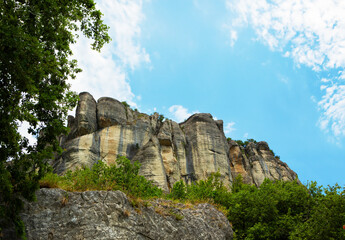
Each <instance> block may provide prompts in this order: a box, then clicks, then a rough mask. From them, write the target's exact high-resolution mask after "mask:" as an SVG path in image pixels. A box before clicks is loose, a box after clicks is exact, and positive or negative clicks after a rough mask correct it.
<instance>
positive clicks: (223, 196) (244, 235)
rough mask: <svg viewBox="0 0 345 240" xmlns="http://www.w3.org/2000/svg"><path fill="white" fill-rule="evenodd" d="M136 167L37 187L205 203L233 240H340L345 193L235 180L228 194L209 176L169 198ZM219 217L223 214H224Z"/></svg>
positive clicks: (75, 175)
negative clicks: (215, 208) (216, 212)
mask: <svg viewBox="0 0 345 240" xmlns="http://www.w3.org/2000/svg"><path fill="white" fill-rule="evenodd" d="M139 168H140V164H139V163H134V164H132V163H131V162H130V160H129V159H127V158H125V157H119V158H118V159H117V162H116V164H115V165H112V166H107V165H106V164H104V163H103V162H102V161H99V162H98V163H97V164H95V165H93V167H92V168H91V169H89V168H82V169H79V170H76V171H74V172H71V171H68V172H67V173H66V174H65V175H63V176H58V175H56V174H53V173H49V174H47V175H46V177H45V178H43V179H42V180H41V181H40V185H41V187H52V188H62V189H65V190H68V191H87V190H121V191H124V192H125V193H127V194H128V195H129V196H132V197H134V198H143V199H150V198H157V197H159V198H168V199H174V200H175V201H181V202H192V203H199V202H209V203H212V204H214V205H216V206H218V208H222V209H223V210H224V209H226V210H225V213H226V214H227V217H228V219H229V221H230V222H231V224H232V226H233V230H234V232H235V236H234V237H235V239H320V240H323V239H345V229H344V228H345V189H344V188H341V187H340V186H338V185H335V186H328V187H322V186H318V185H317V183H316V182H311V183H309V184H307V185H306V186H305V185H303V184H300V183H298V182H297V181H290V182H284V181H271V180H268V179H266V180H265V181H264V183H263V184H262V185H261V186H260V187H259V188H257V187H255V186H254V185H247V184H244V183H243V182H242V178H241V176H239V177H237V178H236V179H234V181H233V184H232V186H231V187H229V189H231V191H229V190H228V188H227V187H226V186H224V184H223V183H222V182H221V181H220V180H219V173H213V174H211V176H210V177H209V178H208V179H206V180H200V181H197V182H194V183H193V184H191V185H186V184H185V183H184V181H182V180H181V181H178V182H176V183H175V184H174V186H173V188H172V189H171V190H170V193H169V194H165V193H163V191H162V190H161V189H159V188H158V187H156V186H154V185H153V184H152V182H150V181H148V180H146V179H145V178H144V177H142V176H139V175H138V173H139ZM223 212H224V211H223Z"/></svg>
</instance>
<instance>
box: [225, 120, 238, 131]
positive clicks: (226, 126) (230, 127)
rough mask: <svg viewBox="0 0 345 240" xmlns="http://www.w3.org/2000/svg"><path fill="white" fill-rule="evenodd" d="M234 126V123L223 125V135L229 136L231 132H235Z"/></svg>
mask: <svg viewBox="0 0 345 240" xmlns="http://www.w3.org/2000/svg"><path fill="white" fill-rule="evenodd" d="M234 125H235V122H229V123H227V124H226V125H225V128H224V133H225V134H230V133H232V132H233V131H235V130H236V128H234Z"/></svg>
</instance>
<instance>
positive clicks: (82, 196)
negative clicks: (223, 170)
mask: <svg viewBox="0 0 345 240" xmlns="http://www.w3.org/2000/svg"><path fill="white" fill-rule="evenodd" d="M36 195H37V201H36V202H30V203H27V202H26V203H25V207H24V211H23V212H22V214H21V218H22V220H23V221H24V223H25V226H26V234H27V239H29V240H31V239H35V240H39V239H63V240H69V239H71V240H72V239H73V240H75V239H94V240H96V239H102V240H105V239H121V240H125V239H131V240H133V239H143V240H145V239H157V240H158V239H174V240H175V239H184V240H186V239H191V240H192V239H195V240H200V239H232V238H233V231H232V228H231V226H230V224H229V222H228V220H227V218H226V217H225V215H224V214H223V213H222V212H220V211H218V210H216V209H215V208H214V207H213V206H212V205H210V204H199V205H195V206H194V205H193V206H187V205H184V204H180V203H179V204H174V203H172V202H171V201H168V200H151V201H149V202H145V203H144V202H138V200H136V201H135V200H130V199H128V198H127V196H126V195H125V194H124V193H123V192H120V191H115V192H114V191H87V192H66V191H64V190H61V189H45V188H43V189H40V190H39V191H37V193H36ZM5 234H6V235H5V236H4V237H5V239H15V237H14V235H13V232H11V231H6V232H5Z"/></svg>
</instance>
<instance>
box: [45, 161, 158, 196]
mask: <svg viewBox="0 0 345 240" xmlns="http://www.w3.org/2000/svg"><path fill="white" fill-rule="evenodd" d="M139 168H140V164H139V163H138V162H135V163H133V164H132V163H131V161H130V160H129V159H127V158H125V157H118V158H117V160H116V164H114V165H111V166H107V165H106V164H105V163H104V162H102V161H98V162H97V163H96V164H94V165H93V166H92V168H87V167H84V168H81V169H77V170H76V171H74V172H72V171H68V172H67V173H66V174H65V175H63V176H58V175H56V174H53V173H49V174H47V175H46V176H45V178H43V179H42V180H41V181H40V185H41V186H42V187H59V188H62V189H65V190H67V191H87V190H121V191H124V192H126V193H127V194H130V195H132V196H137V197H144V198H145V197H159V196H161V195H162V190H161V189H159V188H158V187H157V186H154V185H153V184H152V182H150V181H148V180H147V179H146V178H145V177H143V176H140V175H139Z"/></svg>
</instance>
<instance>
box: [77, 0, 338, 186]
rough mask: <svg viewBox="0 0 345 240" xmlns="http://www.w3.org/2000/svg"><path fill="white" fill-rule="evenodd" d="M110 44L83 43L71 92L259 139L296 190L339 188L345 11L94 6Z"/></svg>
mask: <svg viewBox="0 0 345 240" xmlns="http://www.w3.org/2000/svg"><path fill="white" fill-rule="evenodd" d="M96 2H97V5H98V7H99V8H100V9H101V11H102V12H103V13H104V18H105V22H106V23H107V24H108V25H109V26H110V35H111V37H112V39H113V41H112V42H111V44H109V45H107V46H106V47H105V48H104V49H103V50H102V52H101V53H97V52H93V51H91V50H89V45H88V44H89V41H88V40H86V39H85V38H81V39H80V41H79V42H78V44H77V45H75V46H74V47H73V51H74V57H75V58H76V59H77V60H78V62H79V65H80V67H82V68H83V69H84V71H83V73H81V74H80V75H79V76H78V77H77V80H75V81H72V82H71V84H72V89H73V90H75V91H77V92H81V91H89V92H90V93H91V94H93V95H94V97H95V98H96V99H97V98H99V97H101V96H110V97H114V98H117V99H119V100H122V101H123V100H125V101H127V102H128V103H130V105H131V106H133V108H138V109H139V110H140V111H142V112H147V113H152V112H154V111H157V112H159V113H161V114H164V116H165V117H168V118H170V119H173V120H175V121H178V122H181V121H183V120H184V119H186V118H187V117H188V116H190V115H191V114H192V113H195V112H208V113H211V114H212V115H213V117H215V118H217V119H222V120H223V121H224V127H225V130H226V135H227V137H231V138H233V139H242V140H245V139H247V138H254V139H256V140H258V141H267V142H268V144H269V146H270V147H271V149H272V150H273V151H274V152H275V153H276V154H277V155H279V156H280V157H281V159H282V160H283V161H285V162H286V163H287V164H288V165H289V166H290V168H291V169H293V170H294V171H296V172H297V174H298V175H299V178H300V180H301V181H302V182H303V183H307V181H317V182H318V183H319V184H323V185H327V184H330V185H334V184H335V183H336V182H337V183H339V184H341V185H344V184H345V179H344V178H343V175H344V172H345V164H344V156H345V141H344V140H345V138H344V136H345V85H344V79H345V72H344V73H343V69H344V67H345V19H344V17H343V16H344V15H345V3H339V1H333V0H332V1H321V0H305V1H303V3H301V2H300V1H297V0H289V1H279V0H271V1H268V0H258V1H250V0H236V1H235V0H219V1H214V0H213V1H212V0H194V1H192V0H190V1H186V0H175V1H168V0H151V1H148V0H147V1H140V0H132V1H125V0H117V1H115V0H114V1H105V0H102V1H101V0H97V1H96Z"/></svg>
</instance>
